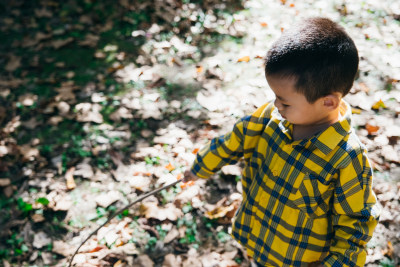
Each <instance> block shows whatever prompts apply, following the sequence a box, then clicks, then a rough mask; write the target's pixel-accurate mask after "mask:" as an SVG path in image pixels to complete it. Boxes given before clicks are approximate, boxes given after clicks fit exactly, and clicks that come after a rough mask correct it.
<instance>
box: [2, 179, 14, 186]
mask: <svg viewBox="0 0 400 267" xmlns="http://www.w3.org/2000/svg"><path fill="white" fill-rule="evenodd" d="M10 184H11V180H10V179H9V178H2V179H0V186H1V187H4V186H8V185H10Z"/></svg>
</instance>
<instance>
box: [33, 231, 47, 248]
mask: <svg viewBox="0 0 400 267" xmlns="http://www.w3.org/2000/svg"><path fill="white" fill-rule="evenodd" d="M50 242H51V238H50V237H48V235H47V234H46V233H45V232H39V233H36V234H35V236H34V238H33V244H32V245H33V246H34V247H35V248H42V247H44V246H46V245H47V244H49V243H50Z"/></svg>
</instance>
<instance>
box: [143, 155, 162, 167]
mask: <svg viewBox="0 0 400 267" xmlns="http://www.w3.org/2000/svg"><path fill="white" fill-rule="evenodd" d="M144 161H145V162H146V164H148V165H160V157H158V156H157V157H151V158H150V157H145V158H144Z"/></svg>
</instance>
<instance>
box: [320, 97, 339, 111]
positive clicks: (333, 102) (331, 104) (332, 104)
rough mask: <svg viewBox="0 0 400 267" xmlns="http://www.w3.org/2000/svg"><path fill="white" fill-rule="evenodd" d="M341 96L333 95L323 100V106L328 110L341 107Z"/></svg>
mask: <svg viewBox="0 0 400 267" xmlns="http://www.w3.org/2000/svg"><path fill="white" fill-rule="evenodd" d="M341 99H342V98H341V95H340V94H339V93H333V94H330V95H327V96H324V98H323V105H324V107H325V108H328V109H331V110H333V109H336V108H337V107H338V106H339V105H340V100H341Z"/></svg>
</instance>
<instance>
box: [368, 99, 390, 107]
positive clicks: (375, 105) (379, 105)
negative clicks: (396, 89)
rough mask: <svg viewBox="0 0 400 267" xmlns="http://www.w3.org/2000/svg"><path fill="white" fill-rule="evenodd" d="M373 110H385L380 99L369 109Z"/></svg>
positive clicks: (384, 105)
mask: <svg viewBox="0 0 400 267" xmlns="http://www.w3.org/2000/svg"><path fill="white" fill-rule="evenodd" d="M371 108H372V109H374V110H378V109H380V108H387V106H386V104H385V103H384V102H383V101H382V99H380V100H379V101H378V102H376V103H375V104H373V105H372V107H371Z"/></svg>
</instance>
